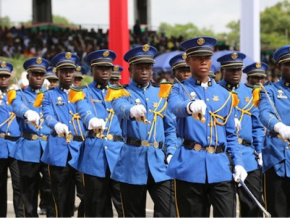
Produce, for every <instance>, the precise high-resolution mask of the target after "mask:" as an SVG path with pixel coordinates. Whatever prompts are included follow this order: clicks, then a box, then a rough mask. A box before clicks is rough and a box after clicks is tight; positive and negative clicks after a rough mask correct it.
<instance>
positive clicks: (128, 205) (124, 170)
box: [106, 44, 177, 217]
mask: <svg viewBox="0 0 290 218" xmlns="http://www.w3.org/2000/svg"><path fill="white" fill-rule="evenodd" d="M156 52H157V51H156V49H155V48H154V47H152V46H150V45H148V44H146V45H143V46H138V47H136V48H133V49H131V50H129V51H128V52H127V53H126V54H125V56H124V60H125V61H127V62H128V63H129V72H130V74H131V77H132V82H131V83H130V84H129V85H128V86H127V87H126V88H122V87H119V88H116V87H115V88H114V87H110V88H109V91H108V93H107V96H106V100H108V101H111V100H112V106H113V109H114V111H115V114H116V115H117V116H118V118H119V119H120V120H121V121H120V122H121V128H122V131H123V137H124V138H125V139H126V141H125V144H124V146H123V147H122V149H121V152H120V155H119V158H118V160H117V163H116V166H115V169H114V171H113V173H112V179H114V180H117V181H119V182H120V188H121V196H122V206H123V209H124V211H123V216H135V217H136V216H137V217H145V215H146V214H145V208H146V193H147V190H148V191H149V194H150V195H151V198H152V200H153V202H154V216H167V217H168V216H176V214H175V206H174V195H173V183H172V178H171V177H169V176H167V175H166V174H165V171H166V168H167V166H166V162H167V160H166V159H167V158H166V156H168V155H171V154H173V153H174V152H175V150H176V143H177V142H176V132H175V126H174V123H173V120H172V116H171V113H170V112H169V110H166V106H167V102H166V99H165V98H160V97H158V93H159V88H157V87H153V86H152V85H151V84H150V82H149V81H150V78H151V75H152V65H153V63H154V55H155V54H156ZM165 151H166V152H165Z"/></svg>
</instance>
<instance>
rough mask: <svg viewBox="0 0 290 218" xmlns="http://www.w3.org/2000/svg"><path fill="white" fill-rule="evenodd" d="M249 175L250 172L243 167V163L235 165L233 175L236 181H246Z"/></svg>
mask: <svg viewBox="0 0 290 218" xmlns="http://www.w3.org/2000/svg"><path fill="white" fill-rule="evenodd" d="M247 176H248V173H247V171H246V170H245V168H244V167H242V166H241V165H236V166H235V173H234V174H233V177H234V180H235V181H236V182H238V183H239V182H240V180H242V181H243V182H244V181H245V179H246V178H247Z"/></svg>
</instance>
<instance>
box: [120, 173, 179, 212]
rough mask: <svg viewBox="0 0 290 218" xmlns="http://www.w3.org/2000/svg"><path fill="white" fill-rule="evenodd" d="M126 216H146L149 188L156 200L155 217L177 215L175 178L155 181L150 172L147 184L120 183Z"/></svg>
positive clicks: (154, 200)
mask: <svg viewBox="0 0 290 218" xmlns="http://www.w3.org/2000/svg"><path fill="white" fill-rule="evenodd" d="M120 188H121V197H122V205H123V209H124V210H123V213H124V214H123V216H124V217H146V196H147V190H148V192H149V194H150V196H151V198H152V200H153V202H154V217H176V210H175V201H174V188H173V180H167V181H163V182H158V183H155V182H154V179H153V177H152V175H151V174H150V173H149V175H148V182H147V185H131V184H127V183H120Z"/></svg>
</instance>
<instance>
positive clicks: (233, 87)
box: [220, 80, 240, 91]
mask: <svg viewBox="0 0 290 218" xmlns="http://www.w3.org/2000/svg"><path fill="white" fill-rule="evenodd" d="M220 84H221V85H222V86H223V87H225V88H226V89H227V90H229V91H232V90H233V89H238V88H239V87H240V83H238V84H235V85H233V84H230V83H228V82H226V81H225V80H222V81H221V82H220Z"/></svg>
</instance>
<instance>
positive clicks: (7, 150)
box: [0, 61, 24, 217]
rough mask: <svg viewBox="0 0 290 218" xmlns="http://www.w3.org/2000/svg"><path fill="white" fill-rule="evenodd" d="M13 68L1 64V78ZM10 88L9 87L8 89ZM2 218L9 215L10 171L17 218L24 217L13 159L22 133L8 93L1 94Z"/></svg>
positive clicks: (10, 65)
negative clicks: (8, 100) (9, 102)
mask: <svg viewBox="0 0 290 218" xmlns="http://www.w3.org/2000/svg"><path fill="white" fill-rule="evenodd" d="M12 70H13V66H12V64H10V63H6V62H5V61H3V62H0V77H2V76H9V77H10V76H11V72H12ZM7 88H8V87H7ZM0 114H1V117H0V193H1V195H0V217H5V216H6V215H7V178H8V168H9V170H10V174H11V179H12V188H13V206H14V212H15V216H16V217H21V216H24V214H23V208H22V205H23V203H22V200H21V195H20V175H19V170H18V165H17V161H16V160H15V159H14V158H12V157H11V153H13V150H14V149H15V147H16V141H17V140H18V139H19V138H20V136H21V132H20V130H19V125H18V123H17V121H16V116H15V113H13V110H12V107H11V105H8V104H7V93H6V91H4V90H3V92H2V91H1V94H0Z"/></svg>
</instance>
